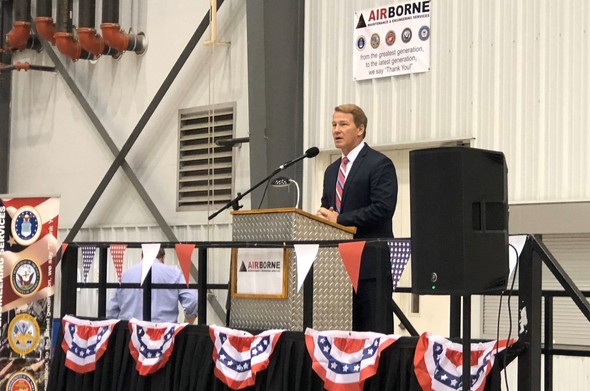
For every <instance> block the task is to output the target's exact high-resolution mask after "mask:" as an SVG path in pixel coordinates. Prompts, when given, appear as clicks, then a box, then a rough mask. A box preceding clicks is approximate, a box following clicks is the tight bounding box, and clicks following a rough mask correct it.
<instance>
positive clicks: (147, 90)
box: [9, 0, 249, 227]
mask: <svg viewBox="0 0 590 391" xmlns="http://www.w3.org/2000/svg"><path fill="white" fill-rule="evenodd" d="M99 9H100V8H99ZM208 9H209V2H208V1H198V2H195V1H188V0H182V1H175V2H138V1H132V0H125V1H122V2H121V12H120V14H121V25H122V28H123V29H124V30H126V31H127V30H128V29H129V28H132V29H133V32H135V33H137V32H139V31H142V32H144V33H145V34H146V35H147V37H148V40H149V46H148V49H147V51H146V53H145V54H144V55H142V56H138V55H136V54H135V53H130V52H127V53H124V54H123V55H122V56H121V57H120V58H119V59H113V58H111V57H109V56H103V57H101V58H100V59H98V61H96V62H95V63H90V62H88V61H84V60H79V61H77V62H73V61H71V60H69V59H67V58H65V56H63V55H62V54H61V53H59V52H58V54H57V55H58V57H59V58H60V59H61V61H62V62H63V63H64V64H65V66H66V68H67V70H68V73H69V75H70V76H71V77H72V79H73V80H74V81H75V83H76V85H77V87H78V88H79V89H80V91H81V93H82V94H83V95H84V97H85V99H86V100H87V101H88V103H89V105H90V106H91V108H92V109H93V110H94V112H95V113H96V115H97V117H98V118H99V119H100V121H101V122H102V124H103V125H104V127H105V128H106V130H107V132H108V133H109V135H110V137H111V138H112V139H113V141H114V142H115V144H116V145H117V146H118V147H119V148H121V147H122V146H123V145H124V143H125V142H126V140H127V138H128V137H129V135H130V134H131V133H132V131H133V129H134V128H135V127H136V126H137V125H138V123H139V121H140V118H141V117H142V115H143V114H144V113H145V111H146V109H147V108H148V106H149V105H150V103H151V102H152V100H153V98H154V96H155V94H156V92H157V91H158V90H159V88H160V86H161V85H162V83H163V82H164V80H165V78H166V77H167V76H168V74H169V73H170V71H171V69H172V66H173V65H174V63H175V62H176V61H177V59H178V57H179V56H180V54H181V52H182V50H183V49H184V48H185V45H186V44H187V43H188V41H189V39H190V38H191V36H192V35H193V33H194V32H195V30H196V28H197V26H198V25H199V24H200V22H201V20H202V19H203V17H204V16H205V15H206V13H207V11H208ZM245 10H246V6H245V2H243V1H235V0H226V1H225V2H224V4H223V5H222V7H221V8H220V11H219V13H218V23H217V37H218V40H220V41H229V42H231V46H229V47H224V46H205V45H204V44H203V42H204V41H205V40H208V39H209V37H210V33H209V31H206V33H205V35H204V36H203V38H202V40H201V42H200V43H199V44H198V45H197V47H196V48H195V50H194V51H193V52H192V54H191V55H190V57H189V58H188V60H187V61H186V63H185V65H184V67H183V68H182V70H181V71H180V73H179V74H178V76H177V78H176V79H175V81H174V82H173V83H172V85H171V86H170V88H169V89H168V91H167V93H166V95H165V97H164V99H163V100H162V101H161V103H160V104H159V106H158V107H157V109H156V110H155V111H154V113H153V115H152V116H151V117H149V120H148V121H147V124H146V126H145V128H144V130H143V132H142V133H141V135H140V136H139V138H138V139H137V141H136V143H135V145H134V146H133V147H132V148H131V150H130V152H129V154H128V155H127V162H128V163H129V165H130V166H131V168H132V169H133V171H134V173H135V174H136V176H137V177H138V179H139V181H140V182H141V183H142V185H143V186H144V188H145V189H146V191H147V193H148V194H150V197H151V198H152V200H153V201H154V203H155V204H156V206H157V207H158V209H159V210H160V212H161V213H162V215H163V216H164V219H165V220H166V221H168V222H169V223H170V224H206V223H207V216H208V215H209V214H210V213H211V212H212V211H203V212H176V209H175V199H176V196H175V192H176V175H177V174H176V159H177V153H178V152H177V142H178V141H177V132H178V110H179V109H181V108H186V107H195V106H204V105H210V104H215V103H223V102H236V107H237V109H236V111H237V121H236V137H245V136H247V135H248V99H247V98H248V89H247V55H246V50H247V46H246V15H245V13H246V12H245ZM76 14H77V13H76ZM98 14H99V16H98V19H100V12H99V13H98ZM132 22H133V23H134V25H130V24H131V23H132ZM54 50H56V49H55V48H54ZM14 61H28V62H30V63H31V64H44V65H53V64H52V61H51V60H50V58H49V56H48V55H47V53H44V52H41V53H36V52H32V51H30V50H27V51H23V52H20V53H16V54H15V56H14ZM13 77H14V79H13V93H12V135H11V136H12V140H11V148H10V152H11V156H10V157H11V160H10V175H9V179H10V183H9V191H10V193H12V194H60V195H61V214H60V223H61V225H62V226H64V227H71V226H72V225H73V223H74V222H75V220H76V219H77V218H78V216H79V215H80V213H81V211H82V210H83V208H84V206H85V205H86V203H87V202H88V200H89V199H90V197H91V196H92V194H93V193H94V191H95V189H96V188H97V187H98V185H99V183H100V181H101V180H102V179H103V177H104V175H105V174H106V173H107V170H108V169H109V167H110V165H111V163H112V161H113V160H114V157H113V155H112V154H111V152H110V151H109V149H108V148H107V147H106V146H105V144H104V142H103V141H102V139H101V137H100V136H99V135H98V133H97V131H96V130H95V128H94V126H93V124H92V123H91V121H90V120H89V118H88V117H87V116H86V114H85V113H84V112H83V110H82V109H81V107H80V105H79V104H78V102H77V100H76V99H75V97H74V96H73V94H72V93H71V91H70V89H69V87H68V86H67V85H66V84H65V82H64V80H63V79H62V77H61V76H60V75H59V74H54V73H45V72H44V73H41V72H33V71H31V72H18V73H17V72H15V73H13ZM248 150H249V148H248V147H247V144H246V146H245V147H242V148H236V149H235V153H236V156H235V158H236V161H243V159H245V161H248V159H249V151H248ZM244 166H246V167H247V165H243V164H242V165H241V167H242V168H239V169H238V170H237V172H236V179H235V183H234V184H235V186H236V188H240V189H242V188H248V187H249V185H248V184H249V176H248V175H244V172H243V167H244ZM238 167H240V166H238ZM212 209H213V211H214V210H215V209H216V208H212ZM216 220H218V221H219V222H220V223H226V222H227V221H229V220H230V218H229V216H228V215H227V214H224V215H223V216H219V217H218V219H216ZM154 222H155V219H154V218H153V217H152V216H151V213H150V212H149V210H148V209H147V208H146V207H145V205H144V203H143V201H142V200H141V198H140V197H139V195H138V194H137V192H136V191H135V189H134V188H133V186H132V185H131V183H130V182H129V180H128V179H127V177H126V175H125V174H124V173H123V172H122V170H119V172H117V174H116V175H115V176H114V178H113V179H112V180H111V182H110V183H109V185H108V187H107V188H106V190H105V192H104V194H103V195H102V196H101V197H100V199H99V201H98V203H97V204H96V207H95V208H94V210H93V211H92V213H91V214H90V216H89V217H88V219H87V221H86V222H85V224H84V226H85V227H94V226H101V225H105V224H109V225H110V224H115V225H150V224H154Z"/></svg>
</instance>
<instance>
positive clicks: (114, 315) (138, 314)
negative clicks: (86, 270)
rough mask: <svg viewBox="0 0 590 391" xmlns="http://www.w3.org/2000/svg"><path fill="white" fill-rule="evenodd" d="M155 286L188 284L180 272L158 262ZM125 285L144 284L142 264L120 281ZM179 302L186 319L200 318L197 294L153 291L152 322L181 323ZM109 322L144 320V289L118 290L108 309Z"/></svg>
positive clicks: (126, 272) (153, 267)
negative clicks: (197, 316)
mask: <svg viewBox="0 0 590 391" xmlns="http://www.w3.org/2000/svg"><path fill="white" fill-rule="evenodd" d="M151 270H152V283H154V284H173V283H176V284H182V285H185V286H186V281H185V280H184V276H183V275H182V273H181V272H180V270H178V269H176V268H173V267H171V266H168V265H164V264H163V263H161V262H160V261H158V260H157V259H156V260H155V261H154V263H153V265H152V269H151ZM121 282H122V283H140V282H141V263H139V264H137V265H135V266H133V267H131V268H129V269H128V270H126V271H125V272H124V273H123V276H122V277H121ZM178 302H180V304H181V305H182V307H183V308H184V314H185V316H196V315H197V302H198V296H197V291H196V290H192V289H186V288H184V289H154V290H153V291H152V320H151V321H152V322H156V323H157V322H172V323H177V322H178ZM107 318H110V319H125V320H129V319H131V318H135V319H139V320H144V319H143V292H142V290H141V289H122V288H119V289H117V291H116V292H115V294H114V295H113V297H112V298H111V299H110V300H109V303H108V305H107Z"/></svg>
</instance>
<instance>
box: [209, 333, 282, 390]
mask: <svg viewBox="0 0 590 391" xmlns="http://www.w3.org/2000/svg"><path fill="white" fill-rule="evenodd" d="M282 332H283V330H267V331H264V332H262V333H260V334H258V335H256V336H254V335H252V334H250V333H247V332H245V331H240V330H233V329H229V328H226V327H220V326H210V327H209V334H210V336H211V340H212V341H213V345H214V347H213V362H214V363H215V369H214V372H215V376H216V377H217V378H218V379H219V380H221V381H222V382H223V383H224V384H226V385H227V386H228V387H229V388H231V389H232V390H240V389H242V388H246V387H248V386H251V385H253V384H254V383H255V382H256V374H257V373H258V372H260V371H263V370H265V369H266V368H267V367H268V364H269V362H270V355H271V354H272V352H273V350H274V348H275V345H276V344H277V341H278V340H279V338H280V337H281V334H282Z"/></svg>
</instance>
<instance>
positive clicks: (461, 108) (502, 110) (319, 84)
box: [305, 0, 590, 203]
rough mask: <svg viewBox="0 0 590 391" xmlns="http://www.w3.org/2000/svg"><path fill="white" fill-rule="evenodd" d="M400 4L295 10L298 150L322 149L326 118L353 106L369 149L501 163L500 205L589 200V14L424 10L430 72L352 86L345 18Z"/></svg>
mask: <svg viewBox="0 0 590 391" xmlns="http://www.w3.org/2000/svg"><path fill="white" fill-rule="evenodd" d="M400 2H402V1H396V0H391V1H389V2H383V1H379V2H377V1H369V0H364V1H351V0H348V1H341V0H326V1H310V2H307V4H306V6H307V9H306V23H307V26H306V52H307V53H308V55H307V58H306V63H305V66H306V72H305V75H306V84H305V86H306V91H307V93H306V102H305V108H306V123H307V131H308V134H307V138H306V142H307V144H309V145H318V146H319V147H320V149H333V144H332V139H331V136H330V120H331V114H332V112H333V107H334V106H336V105H337V104H340V103H344V102H354V103H357V104H359V105H360V106H362V107H363V108H364V109H365V110H366V112H367V114H368V117H369V126H368V134H367V141H368V142H369V144H371V145H380V146H384V147H385V148H389V147H391V148H395V146H396V145H398V144H404V143H420V142H424V141H432V140H445V139H451V138H467V139H468V138H471V137H473V138H475V140H474V142H473V144H472V145H473V146H475V147H478V148H483V149H493V150H500V151H502V152H504V154H505V155H506V159H507V163H508V169H509V174H508V177H509V199H510V202H511V203H519V202H528V201H531V202H536V201H572V200H588V199H590V154H588V153H586V151H588V150H589V148H590V136H588V132H587V128H588V125H589V119H588V114H587V112H588V110H587V107H589V105H590V96H589V93H588V90H589V89H590V78H589V77H588V76H587V74H588V71H589V67H590V62H589V61H588V52H589V50H588V49H590V40H589V37H588V32H587V31H588V27H589V23H590V22H589V20H590V4H589V3H588V2H586V1H573V0H572V1H566V2H562V3H556V2H554V1H549V0H541V1H532V0H523V1H517V2H515V1H511V0H498V1H489V0H432V1H431V11H432V17H431V71H430V72H426V73H422V74H412V75H403V76H397V77H387V78H381V79H374V80H366V81H360V82H355V81H353V79H352V55H353V50H354V42H353V27H354V26H353V24H354V21H353V15H354V12H355V11H360V10H363V9H366V8H375V7H380V6H387V5H391V4H395V3H400Z"/></svg>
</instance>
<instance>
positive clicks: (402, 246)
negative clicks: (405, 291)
mask: <svg viewBox="0 0 590 391" xmlns="http://www.w3.org/2000/svg"><path fill="white" fill-rule="evenodd" d="M387 245H388V247H389V260H390V262H391V279H392V280H393V291H394V292H395V288H397V284H398V282H399V279H400V278H401V276H402V274H403V272H404V269H405V267H406V264H407V263H408V260H409V259H410V253H411V243H410V239H395V240H392V241H388V242H387Z"/></svg>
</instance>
